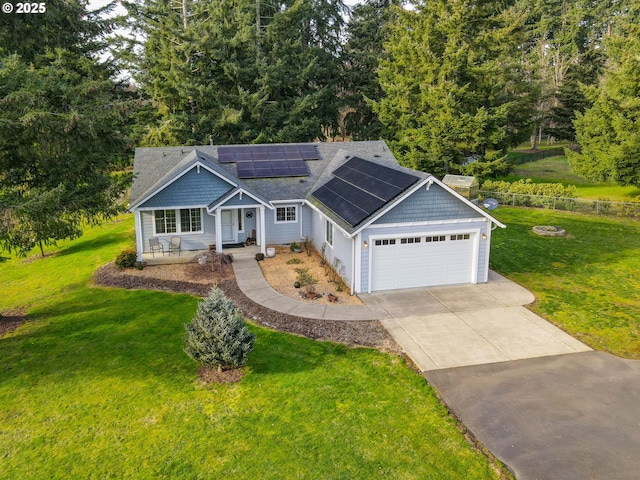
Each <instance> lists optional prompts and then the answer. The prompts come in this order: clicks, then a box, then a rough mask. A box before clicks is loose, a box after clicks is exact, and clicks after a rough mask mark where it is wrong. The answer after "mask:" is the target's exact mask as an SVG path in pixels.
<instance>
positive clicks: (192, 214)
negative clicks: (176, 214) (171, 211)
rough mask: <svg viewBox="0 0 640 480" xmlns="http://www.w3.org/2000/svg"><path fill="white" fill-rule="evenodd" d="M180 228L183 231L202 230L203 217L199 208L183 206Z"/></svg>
mask: <svg viewBox="0 0 640 480" xmlns="http://www.w3.org/2000/svg"><path fill="white" fill-rule="evenodd" d="M180 229H181V231H182V232H200V231H202V217H201V211H200V209H199V208H183V209H182V210H180Z"/></svg>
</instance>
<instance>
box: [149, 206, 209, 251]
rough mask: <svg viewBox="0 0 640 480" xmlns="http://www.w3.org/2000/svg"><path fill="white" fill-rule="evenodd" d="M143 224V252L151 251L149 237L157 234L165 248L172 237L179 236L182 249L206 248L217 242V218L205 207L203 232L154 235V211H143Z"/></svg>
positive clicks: (203, 210) (203, 211)
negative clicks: (207, 211) (208, 212)
mask: <svg viewBox="0 0 640 480" xmlns="http://www.w3.org/2000/svg"><path fill="white" fill-rule="evenodd" d="M140 216H141V220H142V222H141V224H142V225H141V226H142V229H141V230H142V246H143V252H144V253H148V252H151V249H150V248H149V239H150V238H151V237H154V236H157V237H158V238H159V239H160V242H161V243H163V244H164V246H165V250H166V249H167V245H168V243H169V241H170V240H171V237H175V236H178V237H180V238H181V249H182V250H205V249H207V248H209V245H211V244H213V243H215V239H216V236H215V219H214V217H213V216H211V215H208V214H207V213H206V210H205V209H202V229H203V233H167V234H159V235H154V228H153V222H154V213H153V211H142V212H140Z"/></svg>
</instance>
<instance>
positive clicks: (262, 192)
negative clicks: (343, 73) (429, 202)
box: [131, 140, 429, 232]
mask: <svg viewBox="0 0 640 480" xmlns="http://www.w3.org/2000/svg"><path fill="white" fill-rule="evenodd" d="M314 145H315V146H316V148H317V151H318V154H319V155H318V156H319V157H320V158H319V159H318V160H307V161H306V164H307V166H308V168H309V175H308V176H305V177H283V178H252V179H239V178H238V176H237V168H236V164H235V163H219V162H218V146H215V145H203V146H192V147H157V148H138V149H136V155H135V160H134V182H133V186H132V188H131V205H133V206H135V205H136V204H139V203H140V202H141V201H143V200H146V198H147V197H149V196H151V195H152V194H153V193H154V192H156V191H158V190H160V189H162V188H163V186H164V185H166V184H168V183H169V182H170V181H171V180H172V179H173V178H175V176H176V175H179V174H181V173H182V172H185V171H186V170H188V169H190V168H193V166H194V165H195V164H196V163H197V162H200V163H202V164H203V165H205V166H207V168H210V169H211V170H212V171H214V172H217V173H218V174H220V175H223V176H224V177H226V178H227V179H229V180H230V181H231V182H233V183H235V184H236V185H238V186H240V187H242V188H244V189H246V190H247V191H248V192H251V193H254V194H256V195H257V196H258V197H261V198H263V199H266V200H267V201H274V200H303V199H307V200H308V201H309V202H310V203H312V204H313V205H315V206H316V208H318V209H319V210H321V211H322V212H323V213H324V214H326V215H327V216H328V217H330V218H331V219H332V220H334V221H335V222H336V223H337V224H338V225H339V226H340V227H341V228H342V229H343V230H345V231H348V232H351V231H353V230H354V227H353V226H351V225H349V224H348V223H346V222H345V221H344V220H342V219H341V218H340V217H339V216H338V215H336V214H335V212H332V211H331V210H329V209H328V208H327V207H326V206H325V205H323V204H322V203H321V202H319V201H318V200H317V199H315V198H314V197H312V196H311V192H313V191H315V190H316V189H317V188H319V187H320V186H322V185H324V184H325V183H327V182H328V181H329V180H331V178H333V176H332V172H334V171H335V170H336V169H337V168H338V167H340V166H341V165H342V164H344V163H346V162H347V161H348V160H349V159H350V158H352V157H360V158H362V159H365V160H369V161H371V162H374V163H376V164H379V165H383V166H385V167H388V168H391V169H394V170H398V171H402V172H405V173H410V174H411V175H414V176H417V177H419V178H426V177H428V176H429V174H427V173H424V172H417V171H415V170H411V169H408V168H404V167H401V166H400V165H399V164H398V161H397V160H396V159H395V157H394V156H393V154H392V153H391V151H390V150H389V147H387V145H386V143H385V142H384V141H381V140H377V141H364V142H324V143H317V144H314ZM231 189H232V187H230V190H231ZM215 200H216V199H215V198H211V199H210V202H214V201H215Z"/></svg>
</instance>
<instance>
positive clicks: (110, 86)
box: [0, 1, 131, 255]
mask: <svg viewBox="0 0 640 480" xmlns="http://www.w3.org/2000/svg"><path fill="white" fill-rule="evenodd" d="M47 8H48V9H49V10H48V12H47V15H32V16H31V17H29V18H25V17H24V16H21V17H20V22H21V21H23V20H24V25H18V26H17V28H16V30H14V31H12V34H13V35H16V34H17V32H21V33H20V34H21V35H24V36H23V37H20V38H19V41H16V40H15V39H9V41H7V43H6V44H5V45H4V47H5V50H4V51H2V52H0V53H1V55H0V126H2V133H1V134H0V247H1V248H3V249H5V250H8V251H16V252H17V253H18V254H19V255H26V254H27V253H28V252H29V251H30V250H31V249H32V248H33V247H35V246H39V247H40V251H41V253H44V251H43V246H44V245H48V244H55V243H56V242H57V241H58V240H62V239H66V238H75V237H77V236H80V235H81V234H82V228H83V225H84V224H85V223H87V222H88V223H97V222H99V221H101V220H103V219H104V218H108V217H111V216H113V215H115V214H116V213H117V212H118V211H121V210H122V208H121V207H119V203H118V202H119V201H120V199H121V195H122V193H123V191H124V190H125V188H126V183H127V178H126V177H124V176H120V175H114V174H113V170H114V168H116V164H117V163H118V162H121V161H122V159H123V158H124V156H125V155H126V153H127V142H126V128H127V122H128V117H129V113H130V108H131V102H130V99H129V97H128V93H127V92H126V91H125V89H124V86H123V85H120V84H119V83H118V82H116V81H115V80H114V79H113V75H114V74H115V70H114V68H112V65H111V64H110V63H109V62H101V61H99V60H97V56H98V54H99V53H100V52H102V51H103V49H104V46H105V44H104V42H103V39H104V38H103V37H104V35H107V34H108V32H109V31H110V25H111V21H109V20H107V21H105V22H102V21H101V20H99V19H95V18H94V16H93V14H92V13H90V12H88V11H87V10H86V8H85V4H84V3H81V2H77V1H70V2H51V3H47ZM14 17H16V16H15V15H14V16H11V15H4V16H3V17H2V18H3V21H4V22H5V23H6V22H12V21H14ZM36 17H37V18H36ZM94 20H95V22H94ZM0 31H1V32H2V33H1V34H0V35H1V36H5V35H6V34H7V32H6V31H4V30H0ZM5 39H6V38H5Z"/></svg>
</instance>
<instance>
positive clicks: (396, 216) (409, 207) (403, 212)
mask: <svg viewBox="0 0 640 480" xmlns="http://www.w3.org/2000/svg"><path fill="white" fill-rule="evenodd" d="M476 217H480V214H479V213H478V212H477V211H475V210H474V209H473V208H471V207H470V206H469V205H466V204H464V203H463V202H461V201H460V200H459V199H458V198H456V197H454V196H453V195H452V194H451V193H449V192H447V191H446V190H445V189H444V188H442V187H441V186H440V185H437V184H432V185H431V186H430V187H429V190H427V189H426V187H420V188H419V189H418V190H417V191H416V192H414V193H413V194H411V195H410V196H409V197H408V198H406V199H404V200H403V201H402V203H400V204H399V205H396V206H395V207H394V208H392V209H391V210H389V211H388V212H387V213H385V214H384V215H382V216H381V217H380V218H378V219H377V220H376V221H375V222H374V224H385V223H409V222H424V221H433V220H455V219H461V218H476Z"/></svg>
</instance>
